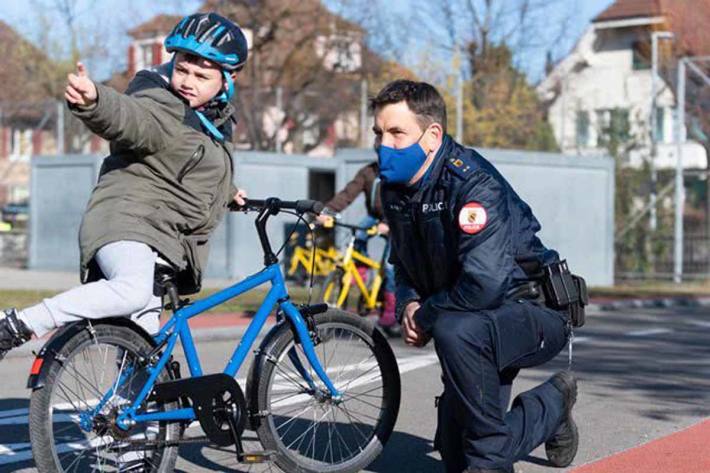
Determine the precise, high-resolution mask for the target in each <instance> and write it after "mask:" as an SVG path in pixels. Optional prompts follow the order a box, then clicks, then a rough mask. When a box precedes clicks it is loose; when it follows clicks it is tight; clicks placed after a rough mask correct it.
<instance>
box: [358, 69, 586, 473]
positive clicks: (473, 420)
mask: <svg viewBox="0 0 710 473" xmlns="http://www.w3.org/2000/svg"><path fill="white" fill-rule="evenodd" d="M370 105H371V108H372V110H373V112H374V115H375V127H374V131H375V135H376V140H375V148H376V150H377V153H378V158H379V163H380V176H381V178H382V181H383V183H384V184H383V187H382V201H383V206H384V211H385V215H386V218H387V221H388V222H389V225H390V232H391V238H392V245H393V246H392V256H391V261H392V263H393V264H394V267H395V280H396V297H397V317H398V320H400V322H401V324H402V326H403V331H404V336H405V341H406V342H407V343H408V344H410V345H414V346H424V345H425V344H426V343H427V342H428V341H429V340H430V339H432V338H433V340H434V343H435V347H436V352H437V355H438V357H439V360H440V362H441V366H442V371H443V382H444V393H443V395H442V397H441V398H440V399H439V404H438V424H439V425H438V429H437V441H436V444H438V448H439V450H440V451H441V454H442V458H443V460H444V463H445V465H446V470H447V471H449V472H457V473H458V472H461V471H466V472H471V473H473V472H477V473H483V472H490V473H494V472H496V473H509V472H512V471H513V463H514V462H516V461H517V460H519V459H521V458H523V457H525V456H526V455H528V454H529V453H530V452H531V451H532V450H533V449H535V448H536V447H537V446H538V445H540V444H542V443H543V442H545V446H546V451H547V456H548V458H549V460H550V462H551V463H552V464H553V465H555V466H560V467H564V466H567V465H569V464H570V463H571V462H572V460H573V459H574V456H575V455H576V453H577V446H578V443H579V438H578V432H577V427H576V425H575V423H574V420H573V419H572V407H573V405H574V403H575V401H576V397H577V384H576V380H575V378H574V377H573V376H572V374H571V373H570V372H568V371H563V372H560V373H557V374H556V375H554V376H553V377H552V378H550V379H549V380H548V381H546V382H544V383H542V384H541V385H539V386H537V387H535V388H534V389H531V390H530V391H527V392H524V393H522V394H520V395H519V396H517V398H516V399H515V400H514V401H513V404H512V407H511V409H510V410H508V403H509V400H510V388H511V385H512V382H513V379H514V378H515V377H516V375H517V374H518V371H519V370H520V369H521V368H527V367H532V366H538V365H540V364H542V363H545V362H547V361H549V360H551V359H552V358H554V357H555V356H556V355H557V354H558V353H559V352H560V351H561V350H562V349H563V348H564V346H565V345H566V344H567V340H568V338H569V336H570V332H571V329H572V327H573V326H581V325H582V324H583V322H584V304H585V303H586V289H585V286H584V280H583V279H581V278H579V277H577V276H574V275H571V274H570V273H569V270H568V269H567V266H566V264H565V262H564V261H560V259H559V256H558V254H557V252H555V251H553V250H550V249H548V248H546V247H545V246H544V245H543V244H542V242H541V241H540V239H539V238H538V237H537V236H536V233H537V232H538V231H539V230H540V224H539V223H538V221H537V219H536V218H535V216H534V215H533V213H532V211H531V209H530V207H529V206H528V205H527V204H526V203H525V202H524V201H523V200H522V199H521V198H520V197H519V196H518V195H517V194H516V193H515V191H514V190H513V189H512V187H511V186H510V184H508V182H507V181H506V180H505V178H503V176H502V175H501V174H500V173H499V172H498V171H497V170H496V168H495V167H494V166H493V165H492V164H491V163H489V162H488V161H486V160H485V159H484V158H483V157H482V156H481V155H480V154H478V153H477V152H476V151H474V150H472V149H467V148H464V147H463V146H461V145H460V144H458V143H456V142H455V141H454V140H453V139H452V138H451V137H450V136H448V135H447V134H446V106H445V104H444V101H443V99H442V97H441V95H440V94H439V93H438V91H437V90H436V89H435V88H434V87H432V86H431V85H429V84H426V83H422V82H412V81H407V80H398V81H395V82H392V83H390V84H388V85H387V86H385V87H384V89H382V90H381V91H380V92H379V94H378V95H377V96H376V97H374V98H373V99H371V104H370Z"/></svg>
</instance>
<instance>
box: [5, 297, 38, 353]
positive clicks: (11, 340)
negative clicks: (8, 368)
mask: <svg viewBox="0 0 710 473" xmlns="http://www.w3.org/2000/svg"><path fill="white" fill-rule="evenodd" d="M17 315H18V314H17V309H14V308H13V309H6V310H5V311H4V317H3V316H0V317H2V318H0V360H2V359H3V358H5V354H6V353H7V352H8V351H10V350H11V349H13V348H15V347H19V346H20V345H22V344H23V343H25V342H26V341H28V340H29V339H30V338H32V330H30V329H29V327H27V325H25V323H24V322H23V321H22V320H20V318H19V317H18V316H17Z"/></svg>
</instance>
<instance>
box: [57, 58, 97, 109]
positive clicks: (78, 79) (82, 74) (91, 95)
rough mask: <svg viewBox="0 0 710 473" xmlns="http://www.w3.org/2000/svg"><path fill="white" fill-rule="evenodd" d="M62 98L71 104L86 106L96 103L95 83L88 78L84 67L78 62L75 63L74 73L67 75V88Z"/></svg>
mask: <svg viewBox="0 0 710 473" xmlns="http://www.w3.org/2000/svg"><path fill="white" fill-rule="evenodd" d="M64 98H65V99H67V101H68V102H69V103H71V104H73V105H78V106H80V107H84V108H88V107H91V106H93V105H94V104H95V103H96V99H97V98H98V92H97V91H96V85H95V84H94V82H93V81H92V80H91V79H90V78H89V74H88V73H87V72H86V68H85V67H84V65H83V64H82V63H80V62H77V63H76V74H69V75H68V76H67V88H66V89H65V90H64Z"/></svg>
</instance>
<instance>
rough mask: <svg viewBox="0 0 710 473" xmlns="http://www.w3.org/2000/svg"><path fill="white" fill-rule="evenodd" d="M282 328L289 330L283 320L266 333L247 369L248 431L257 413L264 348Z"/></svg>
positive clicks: (264, 358)
mask: <svg viewBox="0 0 710 473" xmlns="http://www.w3.org/2000/svg"><path fill="white" fill-rule="evenodd" d="M284 326H286V329H287V330H290V328H289V327H288V326H287V325H286V321H285V320H281V321H280V322H278V323H277V324H275V325H274V326H273V327H271V329H270V330H269V331H268V332H267V333H266V335H265V336H264V338H263V339H262V340H261V343H260V344H259V348H258V349H257V350H256V351H255V356H254V361H253V362H252V363H251V367H249V375H248V376H247V385H246V390H245V392H246V400H247V409H248V412H249V418H248V424H249V426H248V427H247V428H248V429H250V430H253V429H252V422H253V421H252V418H253V417H254V416H257V415H258V412H256V406H257V396H258V393H257V389H256V388H257V386H258V385H259V378H260V377H261V372H262V370H263V366H264V363H265V361H266V356H265V355H266V353H265V352H264V350H265V349H266V347H267V346H268V345H269V343H271V340H272V339H273V338H274V337H276V336H277V335H278V334H280V332H281V331H282V330H283V329H284Z"/></svg>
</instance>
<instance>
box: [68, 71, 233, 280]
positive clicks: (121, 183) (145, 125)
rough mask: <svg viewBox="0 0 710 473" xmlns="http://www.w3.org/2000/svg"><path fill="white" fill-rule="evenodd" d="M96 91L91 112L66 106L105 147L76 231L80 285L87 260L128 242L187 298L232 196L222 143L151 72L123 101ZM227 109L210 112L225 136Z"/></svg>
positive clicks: (89, 269) (89, 266)
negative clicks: (152, 253) (162, 267)
mask: <svg viewBox="0 0 710 473" xmlns="http://www.w3.org/2000/svg"><path fill="white" fill-rule="evenodd" d="M96 87H97V90H98V101H97V103H96V105H95V106H93V107H91V108H88V109H79V108H77V107H72V112H73V113H74V115H76V116H77V117H78V118H80V119H81V120H82V121H83V122H84V123H85V124H86V126H87V127H88V128H89V129H91V131H93V132H94V133H96V134H97V135H99V136H101V137H102V138H104V139H106V140H109V141H110V149H111V154H110V156H108V157H107V158H105V159H104V161H103V164H102V166H101V172H100V175H99V180H98V183H97V184H96V187H95V188H94V190H93V192H92V194H91V198H90V200H89V203H88V206H87V209H86V212H85V213H84V217H83V220H82V223H81V228H80V230H79V246H80V249H81V270H82V281H84V282H86V281H88V280H93V279H95V278H96V277H97V275H96V274H95V273H94V271H93V270H94V269H96V267H95V265H94V264H93V263H92V260H93V258H94V255H95V254H96V252H97V251H98V250H99V248H101V247H102V246H104V245H106V244H108V243H111V242H115V241H119V240H131V241H139V242H143V243H146V244H148V245H149V246H151V247H152V248H153V249H155V250H157V251H158V253H159V254H160V255H161V256H162V257H163V258H165V259H167V260H168V261H169V262H170V263H172V264H173V265H174V266H175V267H176V268H178V269H179V270H180V278H179V280H180V286H181V287H180V292H181V293H183V294H186V293H191V292H195V291H197V290H199V287H200V282H201V277H202V271H203V269H204V268H205V267H206V264H207V255H208V252H209V245H208V241H209V237H210V234H211V233H212V231H213V230H214V229H215V228H216V227H217V225H218V224H219V222H220V220H221V219H222V217H223V216H224V213H225V211H226V209H227V204H228V203H229V202H230V201H231V199H232V196H233V195H234V192H235V188H234V186H233V185H232V173H233V169H232V160H231V154H230V152H231V145H229V144H228V141H229V140H228V139H227V140H226V141H227V143H223V142H220V141H218V140H215V139H213V138H212V137H210V136H209V135H208V134H206V133H205V132H204V131H203V130H202V126H201V124H200V121H199V118H198V117H197V115H196V114H195V112H194V111H193V110H192V109H191V108H190V106H189V105H188V104H187V102H185V101H184V100H182V98H181V97H179V96H178V95H176V94H175V93H173V92H172V91H171V90H170V89H169V88H168V84H167V81H166V80H165V78H164V77H162V76H160V75H159V74H157V73H156V72H149V71H141V72H139V73H138V74H137V75H136V77H135V79H134V80H133V81H132V82H131V84H130V85H129V88H128V90H127V92H126V94H125V95H124V94H120V93H118V92H116V91H115V90H113V89H111V88H109V87H106V86H102V85H100V84H97V85H96ZM231 111H232V110H231V107H226V109H223V110H221V112H220V113H221V116H220V113H218V114H217V115H218V116H217V119H216V120H215V123H216V124H217V125H218V126H221V128H220V130H223V131H227V129H229V130H228V131H231V123H230V121H229V119H230V115H231ZM227 135H231V133H228V134H227ZM98 276H100V275H98Z"/></svg>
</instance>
